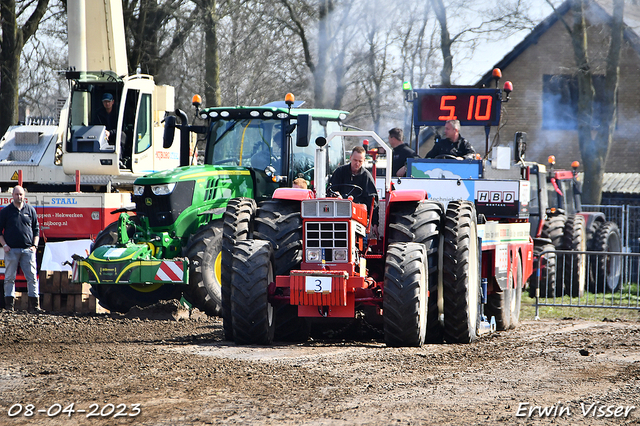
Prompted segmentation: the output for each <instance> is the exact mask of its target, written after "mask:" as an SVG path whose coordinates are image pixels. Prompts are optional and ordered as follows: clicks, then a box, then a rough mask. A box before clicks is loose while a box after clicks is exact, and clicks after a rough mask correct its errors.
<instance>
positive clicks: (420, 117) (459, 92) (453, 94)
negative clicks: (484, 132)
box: [414, 87, 502, 126]
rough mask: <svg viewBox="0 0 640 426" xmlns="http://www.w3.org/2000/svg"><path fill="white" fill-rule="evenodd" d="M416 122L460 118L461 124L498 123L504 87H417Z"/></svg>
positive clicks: (427, 123)
mask: <svg viewBox="0 0 640 426" xmlns="http://www.w3.org/2000/svg"><path fill="white" fill-rule="evenodd" d="M415 92H416V94H417V98H416V99H415V100H414V125H417V126H444V124H445V122H446V121H447V120H460V125H462V126H497V125H498V124H499V123H500V105H501V103H502V100H501V90H499V89H479V88H455V87H453V88H438V89H418V90H416V91H415Z"/></svg>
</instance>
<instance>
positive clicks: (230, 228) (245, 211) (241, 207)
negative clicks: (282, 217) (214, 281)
mask: <svg viewBox="0 0 640 426" xmlns="http://www.w3.org/2000/svg"><path fill="white" fill-rule="evenodd" d="M255 215H256V202H255V200H254V199H252V198H234V199H232V200H229V203H228V204H227V209H226V211H225V212H224V224H223V227H222V228H223V232H222V253H221V255H220V256H221V260H222V261H221V265H222V268H221V271H222V274H221V277H220V279H221V285H222V330H223V332H224V338H225V339H226V340H233V326H232V321H231V281H230V277H231V264H232V262H233V246H234V245H235V244H236V242H237V241H244V240H247V239H249V238H250V237H251V235H252V233H253V221H254V218H255Z"/></svg>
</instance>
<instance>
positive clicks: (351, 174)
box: [329, 146, 379, 235]
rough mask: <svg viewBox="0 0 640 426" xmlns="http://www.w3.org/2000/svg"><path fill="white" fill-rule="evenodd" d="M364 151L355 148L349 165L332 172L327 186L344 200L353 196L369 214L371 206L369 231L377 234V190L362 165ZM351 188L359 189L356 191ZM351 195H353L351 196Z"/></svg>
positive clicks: (359, 147) (357, 147)
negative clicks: (332, 188) (371, 215)
mask: <svg viewBox="0 0 640 426" xmlns="http://www.w3.org/2000/svg"><path fill="white" fill-rule="evenodd" d="M364 155H365V150H364V148H363V147H361V146H355V147H354V148H353V150H352V151H351V157H350V158H349V164H345V165H344V166H340V167H338V168H337V169H336V171H335V172H333V175H331V179H330V180H329V186H330V187H335V189H334V191H336V192H339V193H340V195H342V196H343V197H344V198H346V197H348V196H350V195H353V201H354V202H356V203H359V204H364V205H366V206H367V211H368V212H369V213H371V210H370V209H371V205H372V204H373V218H372V219H371V225H372V226H371V230H372V232H373V233H374V234H375V235H377V234H378V222H379V217H378V190H377V189H376V184H375V181H374V180H373V176H371V173H369V171H368V170H367V169H365V168H364V167H363V165H364ZM353 186H357V187H358V188H360V190H361V191H360V192H359V193H358V189H356V188H354V187H353ZM352 193H353V194H352Z"/></svg>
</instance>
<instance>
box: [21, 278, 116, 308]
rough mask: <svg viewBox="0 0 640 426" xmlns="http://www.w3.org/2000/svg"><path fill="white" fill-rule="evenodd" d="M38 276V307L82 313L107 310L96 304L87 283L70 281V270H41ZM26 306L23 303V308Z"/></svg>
mask: <svg viewBox="0 0 640 426" xmlns="http://www.w3.org/2000/svg"><path fill="white" fill-rule="evenodd" d="M39 278H40V307H41V308H42V309H44V310H45V311H48V312H59V313H82V314H87V313H108V312H109V311H108V310H106V309H104V308H103V307H102V306H100V304H98V301H97V299H96V298H95V296H94V295H92V294H91V286H90V285H89V284H87V283H82V284H74V283H72V282H71V272H67V271H62V272H60V271H41V272H40V277H39ZM24 295H25V297H24V298H25V303H27V302H26V295H27V293H24ZM21 303H22V301H21ZM21 306H22V305H21ZM26 307H27V305H26V304H25V308H24V309H26Z"/></svg>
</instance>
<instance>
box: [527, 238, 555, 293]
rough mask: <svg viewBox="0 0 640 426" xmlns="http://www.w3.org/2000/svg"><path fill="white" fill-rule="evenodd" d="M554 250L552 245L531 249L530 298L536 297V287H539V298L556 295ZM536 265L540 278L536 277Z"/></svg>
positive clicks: (537, 246)
mask: <svg viewBox="0 0 640 426" xmlns="http://www.w3.org/2000/svg"><path fill="white" fill-rule="evenodd" d="M555 249H556V248H555V247H554V246H553V244H541V245H535V246H534V247H533V273H532V274H531V278H530V279H529V296H530V297H536V289H537V288H538V286H540V297H543V298H547V297H553V296H555V295H556V294H558V293H557V290H558V288H557V285H556V270H557V268H556V253H555ZM545 252H546V253H545ZM538 265H540V277H538Z"/></svg>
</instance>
